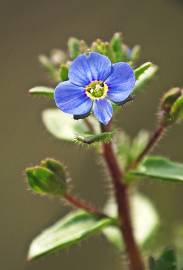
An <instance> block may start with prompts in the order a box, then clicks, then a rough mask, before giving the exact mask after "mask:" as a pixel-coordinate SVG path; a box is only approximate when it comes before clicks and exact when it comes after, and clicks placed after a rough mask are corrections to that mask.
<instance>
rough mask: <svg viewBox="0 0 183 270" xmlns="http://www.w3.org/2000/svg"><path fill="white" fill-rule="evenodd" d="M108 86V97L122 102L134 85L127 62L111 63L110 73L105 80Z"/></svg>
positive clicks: (132, 75) (133, 76)
mask: <svg viewBox="0 0 183 270" xmlns="http://www.w3.org/2000/svg"><path fill="white" fill-rule="evenodd" d="M105 82H106V84H107V85H108V87H109V91H108V93H107V94H108V97H109V99H110V100H112V101H113V102H117V103H119V102H122V101H123V100H125V99H126V98H127V97H128V96H129V95H130V94H131V92H132V90H133V88H134V86H135V75H134V71H133V69H132V68H131V67H130V65H129V64H127V63H124V62H120V63H116V64H113V66H112V72H111V75H110V76H109V77H108V78H107V80H106V81H105Z"/></svg>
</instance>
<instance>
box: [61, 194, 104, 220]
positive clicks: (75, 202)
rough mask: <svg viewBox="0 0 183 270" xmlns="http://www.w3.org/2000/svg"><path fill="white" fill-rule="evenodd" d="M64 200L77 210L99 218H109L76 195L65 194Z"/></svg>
mask: <svg viewBox="0 0 183 270" xmlns="http://www.w3.org/2000/svg"><path fill="white" fill-rule="evenodd" d="M64 198H65V200H66V201H67V202H68V203H69V204H71V205H72V206H74V207H76V208H79V209H82V210H84V211H86V212H89V213H91V214H94V215H96V216H98V217H107V216H106V215H105V214H104V213H102V212H100V211H99V210H98V209H97V208H95V207H93V206H91V204H89V203H87V202H86V201H84V200H82V199H79V198H78V197H76V196H74V195H71V194H69V193H65V194H64Z"/></svg>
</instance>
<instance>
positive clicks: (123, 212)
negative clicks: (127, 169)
mask: <svg viewBox="0 0 183 270" xmlns="http://www.w3.org/2000/svg"><path fill="white" fill-rule="evenodd" d="M102 131H103V132H106V131H110V126H109V125H108V126H103V125H102ZM102 150H103V157H104V159H105V161H106V164H107V167H108V169H109V172H110V175H111V178H112V181H113V186H114V191H115V197H116V202H117V205H118V217H119V222H120V230H121V234H122V237H123V239H124V243H125V246H126V251H127V254H128V258H129V263H130V270H144V263H143V260H142V258H141V255H140V252H139V249H138V246H137V244H136V241H135V238H134V234H133V228H132V221H131V216H130V204H129V197H128V186H127V185H126V184H125V183H124V181H123V172H122V170H121V169H120V167H119V164H118V161H117V158H116V155H115V153H114V150H113V145H112V142H109V143H103V145H102Z"/></svg>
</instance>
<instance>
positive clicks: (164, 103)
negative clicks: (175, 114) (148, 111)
mask: <svg viewBox="0 0 183 270" xmlns="http://www.w3.org/2000/svg"><path fill="white" fill-rule="evenodd" d="M181 91H182V90H181V89H180V88H179V87H174V88H172V89H170V90H169V91H167V92H166V93H165V95H164V96H163V98H162V100H161V109H162V110H163V111H166V112H169V111H170V110H171V108H172V106H173V104H174V103H175V101H176V100H177V99H178V98H179V97H180V96H181V95H182V92H181Z"/></svg>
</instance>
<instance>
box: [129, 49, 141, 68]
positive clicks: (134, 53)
mask: <svg viewBox="0 0 183 270" xmlns="http://www.w3.org/2000/svg"><path fill="white" fill-rule="evenodd" d="M140 51H141V48H140V46H139V45H135V46H134V47H133V48H132V50H131V54H130V61H131V62H132V63H133V64H134V63H135V62H136V61H137V60H138V59H139V56H140Z"/></svg>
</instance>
